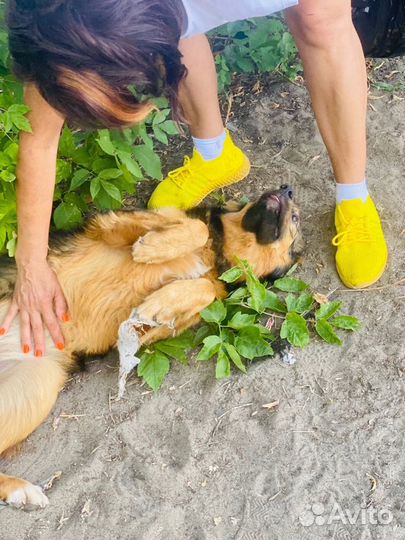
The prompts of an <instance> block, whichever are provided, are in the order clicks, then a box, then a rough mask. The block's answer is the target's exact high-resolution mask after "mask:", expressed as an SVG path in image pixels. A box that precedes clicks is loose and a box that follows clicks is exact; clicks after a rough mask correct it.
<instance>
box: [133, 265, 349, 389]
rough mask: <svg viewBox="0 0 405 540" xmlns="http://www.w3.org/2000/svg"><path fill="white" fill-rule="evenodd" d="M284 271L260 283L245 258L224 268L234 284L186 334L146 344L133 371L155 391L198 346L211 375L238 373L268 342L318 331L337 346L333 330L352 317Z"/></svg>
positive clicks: (302, 342) (294, 341)
mask: <svg viewBox="0 0 405 540" xmlns="http://www.w3.org/2000/svg"><path fill="white" fill-rule="evenodd" d="M294 269H295V268H293V269H291V270H290V273H289V274H288V275H287V276H285V277H283V278H280V279H277V280H275V282H274V283H273V284H272V285H271V286H269V285H267V286H266V284H264V283H261V282H260V281H259V280H258V278H257V277H256V276H255V275H254V273H253V271H252V268H251V267H250V265H249V264H248V263H247V262H246V261H238V265H237V266H235V267H233V268H231V269H230V270H228V271H226V272H225V273H224V274H222V276H220V279H221V280H222V281H224V282H226V283H237V282H238V281H239V280H240V279H241V278H244V282H243V284H241V285H240V286H239V287H237V288H236V289H235V290H234V291H233V292H232V293H231V294H230V295H229V296H228V297H227V298H225V299H224V300H217V301H215V302H213V303H212V304H211V305H210V306H208V307H207V308H206V309H204V310H203V311H202V312H201V318H202V320H203V324H202V325H200V327H199V328H198V330H196V331H195V332H191V331H187V332H186V333H184V334H182V335H180V336H178V337H175V338H172V339H168V340H163V341H160V342H157V343H155V344H154V345H151V346H149V347H148V348H147V349H145V350H144V351H143V352H142V353H141V363H140V364H139V366H138V375H140V376H141V377H143V378H144V380H145V381H146V382H147V383H148V385H149V386H150V387H151V388H152V389H153V390H157V389H158V388H159V387H160V386H161V384H162V382H163V381H164V378H165V376H166V375H167V373H168V372H169V370H170V362H171V361H172V360H173V359H175V360H178V361H180V362H181V363H182V364H186V363H187V352H188V351H190V350H191V349H192V348H195V347H198V346H201V349H200V351H199V353H198V355H197V357H196V359H197V361H199V362H207V361H214V362H215V377H216V378H217V379H222V378H224V377H229V376H230V374H231V368H232V366H233V367H234V368H236V369H238V370H240V371H242V372H244V373H246V371H247V366H248V364H249V362H252V361H253V360H255V359H257V358H266V357H271V356H273V355H274V354H275V351H274V348H273V344H274V342H280V341H281V340H285V341H286V342H287V343H288V344H290V345H292V346H293V347H297V348H303V347H306V346H307V345H308V344H309V343H310V342H311V339H313V338H314V337H316V336H318V337H319V338H321V339H322V340H323V341H325V342H326V343H328V344H330V345H338V346H340V345H342V339H341V337H340V336H339V335H338V332H339V331H342V330H343V331H355V330H358V329H359V328H360V322H359V320H358V319H357V318H356V317H352V316H349V315H338V313H339V312H340V310H341V308H342V302H340V301H336V300H334V301H328V300H327V298H326V297H323V296H322V295H317V294H314V293H313V292H312V291H311V290H310V287H309V285H308V284H307V283H305V282H304V281H302V280H300V279H296V278H293V277H291V274H292V272H293V271H294Z"/></svg>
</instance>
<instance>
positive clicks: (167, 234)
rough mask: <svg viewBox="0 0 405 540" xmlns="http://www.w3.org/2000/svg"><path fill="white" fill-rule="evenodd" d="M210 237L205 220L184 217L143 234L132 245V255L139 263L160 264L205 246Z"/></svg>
mask: <svg viewBox="0 0 405 540" xmlns="http://www.w3.org/2000/svg"><path fill="white" fill-rule="evenodd" d="M208 238H209V231H208V227H207V225H206V224H205V223H204V222H203V221H200V220H199V219H191V218H184V219H183V220H182V221H181V222H180V223H177V224H175V225H170V226H168V227H166V228H165V229H162V230H153V231H150V232H148V233H146V234H145V236H142V237H141V238H140V239H139V240H137V241H136V242H135V243H134V245H133V247H132V257H133V259H134V261H135V262H137V263H146V264H159V263H162V262H165V261H170V260H173V259H177V258H178V257H183V256H184V255H187V254H188V253H191V252H193V251H195V250H197V249H200V248H202V247H204V246H205V244H206V243H207V241H208Z"/></svg>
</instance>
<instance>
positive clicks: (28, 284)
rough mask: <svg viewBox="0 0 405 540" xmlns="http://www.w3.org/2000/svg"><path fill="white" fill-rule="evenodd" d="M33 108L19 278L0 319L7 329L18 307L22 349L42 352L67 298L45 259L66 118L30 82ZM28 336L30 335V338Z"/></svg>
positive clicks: (21, 189)
mask: <svg viewBox="0 0 405 540" xmlns="http://www.w3.org/2000/svg"><path fill="white" fill-rule="evenodd" d="M25 102H26V104H27V105H28V106H29V107H30V109H31V112H30V113H29V115H28V118H29V120H30V122H31V126H32V130H33V132H32V133H21V136H20V154H19V161H18V167H17V178H18V184H17V214H18V243H17V253H16V262H17V268H18V277H17V282H16V288H15V294H14V299H13V302H12V305H11V307H10V310H9V312H8V314H7V316H6V319H5V321H4V323H3V326H2V327H3V328H4V332H7V330H8V329H9V327H10V325H11V323H12V321H13V319H14V318H15V316H16V315H17V313H18V312H20V323H21V344H22V347H23V350H24V351H25V352H28V350H34V352H35V354H36V355H37V356H42V355H43V354H44V352H45V339H44V328H43V325H44V324H45V325H46V326H47V328H48V330H49V332H50V334H51V336H52V338H53V340H54V341H55V344H56V345H57V346H58V347H59V348H62V347H63V335H62V332H61V329H60V325H59V322H58V318H59V319H62V318H63V317H64V315H65V314H66V303H65V300H64V297H63V293H62V290H61V288H60V286H59V283H58V281H57V278H56V275H55V274H54V272H53V271H52V269H51V268H50V266H49V265H48V263H47V260H46V257H47V253H48V236H49V223H50V218H51V212H52V200H53V192H54V185H55V173H56V170H55V169H56V155H57V150H58V143H59V137H60V131H61V129H62V126H63V122H64V118H63V117H62V116H61V115H60V114H59V113H58V112H57V111H55V110H54V109H53V108H52V107H51V106H50V105H49V104H48V103H47V102H46V101H45V100H44V99H43V98H42V96H41V95H40V93H39V92H38V90H37V89H36V88H35V86H33V85H29V86H27V88H26V92H25ZM31 337H32V338H33V339H31Z"/></svg>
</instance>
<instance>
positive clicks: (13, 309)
mask: <svg viewBox="0 0 405 540" xmlns="http://www.w3.org/2000/svg"><path fill="white" fill-rule="evenodd" d="M17 313H18V305H17V303H16V302H14V301H13V302H11V305H10V307H9V309H8V312H7V315H6V317H5V319H4V321H3V324H2V325H1V327H0V336H4V334H7V332H8V331H9V329H10V326H11V323H12V322H13V320H14V319H15V317H16V315H17Z"/></svg>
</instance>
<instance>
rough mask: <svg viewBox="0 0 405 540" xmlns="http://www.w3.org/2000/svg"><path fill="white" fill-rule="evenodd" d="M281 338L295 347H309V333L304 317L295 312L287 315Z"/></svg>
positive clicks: (282, 326)
mask: <svg viewBox="0 0 405 540" xmlns="http://www.w3.org/2000/svg"><path fill="white" fill-rule="evenodd" d="M280 337H281V338H282V339H286V340H287V341H288V342H289V343H291V345H293V346H294V347H305V346H306V345H308V343H309V331H308V326H307V322H306V320H305V319H304V317H302V316H301V315H298V314H297V313H294V312H291V313H287V315H286V318H285V321H284V322H283V324H282V325H281V329H280Z"/></svg>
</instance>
